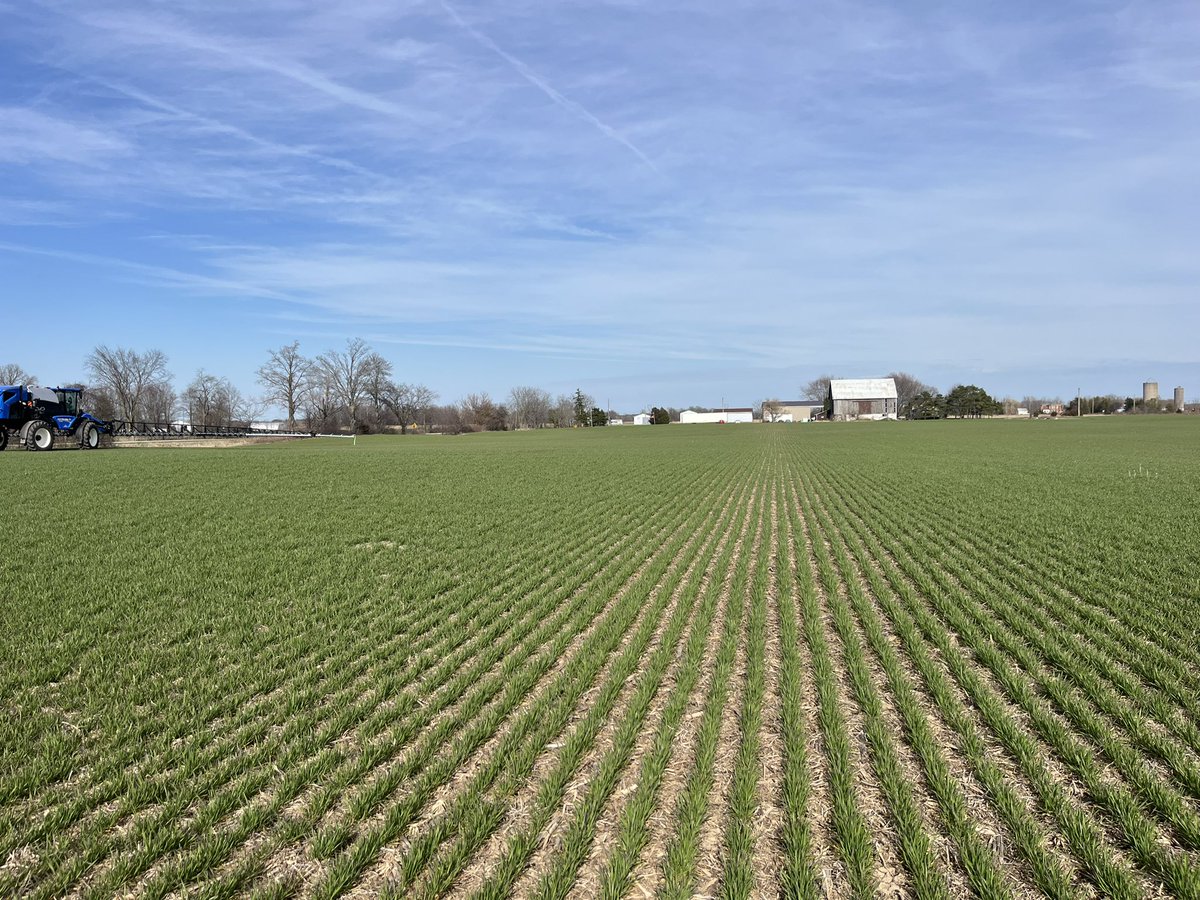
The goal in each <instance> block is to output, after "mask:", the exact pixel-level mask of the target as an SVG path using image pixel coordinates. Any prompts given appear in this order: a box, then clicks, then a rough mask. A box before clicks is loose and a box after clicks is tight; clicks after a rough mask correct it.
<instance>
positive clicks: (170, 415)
mask: <svg viewBox="0 0 1200 900" xmlns="http://www.w3.org/2000/svg"><path fill="white" fill-rule="evenodd" d="M178 400H179V397H178V395H177V394H176V393H175V388H173V387H171V385H169V384H167V383H166V382H165V381H162V382H158V383H157V384H152V385H150V386H149V387H147V388H146V394H145V397H144V399H143V400H142V408H143V414H144V415H145V416H146V418H147V419H149V420H150V421H151V422H170V421H172V420H173V419H174V418H175V412H176V410H177V409H178V408H179V404H178Z"/></svg>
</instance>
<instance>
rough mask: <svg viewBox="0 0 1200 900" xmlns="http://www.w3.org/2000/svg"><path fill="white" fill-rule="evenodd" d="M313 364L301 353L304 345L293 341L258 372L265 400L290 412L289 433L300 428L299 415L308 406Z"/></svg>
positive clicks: (272, 354)
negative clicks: (302, 408) (306, 396)
mask: <svg viewBox="0 0 1200 900" xmlns="http://www.w3.org/2000/svg"><path fill="white" fill-rule="evenodd" d="M312 365H313V364H312V362H311V361H310V360H308V359H306V358H305V357H304V356H303V355H301V353H300V342H299V341H292V342H291V343H290V344H285V345H284V346H282V347H280V348H279V349H278V350H272V351H271V357H270V359H268V360H267V361H266V362H265V363H264V364H263V365H262V366H261V367H260V368H259V370H258V383H259V384H261V385H262V386H263V387H265V388H266V389H267V390H266V393H265V394H264V395H263V400H265V401H266V402H268V403H276V404H278V405H279V406H281V407H283V410H284V412H286V413H287V427H288V431H293V430H295V428H296V413H297V412H298V411H299V410H300V408H301V407H302V406H303V405H304V397H305V393H306V392H307V390H308V387H309V379H310V376H311V373H312Z"/></svg>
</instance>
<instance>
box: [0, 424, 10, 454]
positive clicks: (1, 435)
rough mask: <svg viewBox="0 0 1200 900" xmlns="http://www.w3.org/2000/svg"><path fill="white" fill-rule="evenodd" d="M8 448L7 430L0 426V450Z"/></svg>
mask: <svg viewBox="0 0 1200 900" xmlns="http://www.w3.org/2000/svg"><path fill="white" fill-rule="evenodd" d="M7 446H8V429H7V428H5V427H4V426H3V425H0V450H3V449H4V448H5V447H7Z"/></svg>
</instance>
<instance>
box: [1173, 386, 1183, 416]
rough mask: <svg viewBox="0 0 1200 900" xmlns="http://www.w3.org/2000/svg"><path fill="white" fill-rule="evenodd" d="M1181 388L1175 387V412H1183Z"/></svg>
mask: <svg viewBox="0 0 1200 900" xmlns="http://www.w3.org/2000/svg"><path fill="white" fill-rule="evenodd" d="M1183 406H1184V403H1183V388H1181V387H1177V388H1175V412H1183Z"/></svg>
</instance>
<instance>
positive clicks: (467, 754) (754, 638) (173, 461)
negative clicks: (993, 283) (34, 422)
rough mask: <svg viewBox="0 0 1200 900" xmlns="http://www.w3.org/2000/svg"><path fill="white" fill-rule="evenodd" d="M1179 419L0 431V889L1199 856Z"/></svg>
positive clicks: (1012, 888)
mask: <svg viewBox="0 0 1200 900" xmlns="http://www.w3.org/2000/svg"><path fill="white" fill-rule="evenodd" d="M1198 448H1200V417H1195V418H1193V417H1187V418H1184V417H1182V416H1176V417H1168V416H1161V417H1154V418H1150V417H1145V418H1137V419H1135V418H1132V417H1131V418H1128V419H1122V418H1120V417H1113V418H1095V419H1084V420H1083V421H1031V422H1030V421H980V422H958V421H954V422H929V423H923V422H920V423H904V422H900V423H887V422H885V423H871V424H846V425H837V424H828V425H753V426H752V425H741V426H678V425H675V426H667V427H643V428H632V427H622V428H602V429H601V428H598V429H588V430H578V431H576V430H571V431H544V432H524V433H511V434H480V435H465V436H461V437H421V436H409V437H403V438H401V437H377V438H359V439H358V441H357V445H354V446H352V445H351V443H350V442H349V441H334V440H328V441H322V440H301V441H295V442H290V443H284V444H277V445H264V446H252V447H239V448H224V449H174V450H161V451H135V450H108V451H101V452H95V453H83V452H78V451H76V452H68V451H63V452H54V453H22V452H6V453H4V454H3V455H0V468H2V469H3V474H4V482H5V489H4V515H3V520H2V524H0V537H2V538H3V541H2V545H3V547H4V561H3V564H2V565H0V626H2V627H0V704H2V708H0V897H14V896H21V897H24V896H28V897H33V898H48V897H78V898H93V897H136V898H160V897H175V898H182V897H189V898H190V897H202V898H220V897H242V896H249V897H264V898H267V897H313V898H334V897H347V898H366V897H377V896H383V897H395V898H399V897H434V896H453V897H492V898H495V897H507V896H523V897H524V896H528V897H566V896H586V897H594V896H600V897H608V898H617V897H631V898H641V897H647V896H663V897H675V898H683V897H693V896H697V895H699V896H704V897H717V896H720V897H774V896H786V897H863V898H868V897H922V898H924V897H931V898H932V897H967V896H977V897H986V898H992V897H1043V896H1045V897H1062V898H1069V897H1095V898H1100V897H1103V898H1133V897H1181V898H1187V897H1200V501H1198V499H1197V498H1200V454H1198V453H1197V450H1198Z"/></svg>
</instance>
